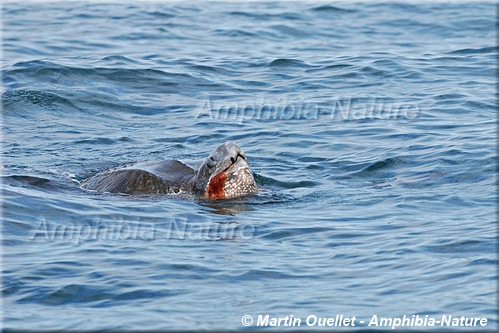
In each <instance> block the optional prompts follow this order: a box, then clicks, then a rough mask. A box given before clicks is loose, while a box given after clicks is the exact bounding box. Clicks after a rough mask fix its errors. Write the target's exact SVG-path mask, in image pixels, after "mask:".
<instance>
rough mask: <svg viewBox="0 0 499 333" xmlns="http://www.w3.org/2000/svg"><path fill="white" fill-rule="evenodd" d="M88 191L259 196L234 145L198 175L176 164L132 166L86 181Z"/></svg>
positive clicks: (214, 157) (214, 156)
mask: <svg viewBox="0 0 499 333" xmlns="http://www.w3.org/2000/svg"><path fill="white" fill-rule="evenodd" d="M81 186H82V187H83V188H84V189H87V190H93V191H98V192H111V193H124V194H179V193H185V194H196V195H201V196H203V197H205V198H210V199H221V198H234V197H239V196H244V195H249V194H255V193H257V192H258V188H257V186H256V182H255V179H254V177H253V173H252V171H251V170H250V167H249V164H248V159H247V157H246V155H245V154H244V152H243V151H242V150H241V148H240V147H239V146H238V145H237V144H235V143H234V142H226V143H224V144H222V145H221V146H220V147H218V148H217V149H215V151H214V152H213V153H211V155H210V156H208V158H206V159H205V160H204V162H203V163H202V164H201V166H200V167H199V169H198V170H197V171H196V170H195V169H193V168H191V167H190V166H188V165H187V164H185V163H183V162H180V161H175V160H162V161H148V162H139V163H130V164H124V165H121V166H117V167H114V168H111V169H107V170H104V171H101V172H99V173H97V174H96V175H94V176H92V177H90V178H87V179H85V180H84V181H83V182H82V184H81Z"/></svg>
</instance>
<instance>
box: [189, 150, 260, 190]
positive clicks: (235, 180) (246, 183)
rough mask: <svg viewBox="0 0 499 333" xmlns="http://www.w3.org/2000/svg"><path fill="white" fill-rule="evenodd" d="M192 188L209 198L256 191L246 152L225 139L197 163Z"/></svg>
mask: <svg viewBox="0 0 499 333" xmlns="http://www.w3.org/2000/svg"><path fill="white" fill-rule="evenodd" d="M195 189H196V192H198V193H200V194H202V195H203V196H205V197H207V198H211V199H220V198H234V197H239V196H243V195H248V194H254V193H256V192H257V191H258V188H257V187H256V183H255V179H254V178H253V173H252V172H251V170H250V167H249V164H248V160H247V158H246V155H245V154H244V152H243V151H242V150H241V148H240V147H239V146H238V145H237V144H235V143H234V142H226V143H224V144H223V145H221V146H220V147H218V148H217V149H215V151H214V152H213V153H211V154H210V156H208V158H207V159H206V160H204V162H203V163H202V164H201V166H200V167H199V171H198V172H197V175H196V183H195Z"/></svg>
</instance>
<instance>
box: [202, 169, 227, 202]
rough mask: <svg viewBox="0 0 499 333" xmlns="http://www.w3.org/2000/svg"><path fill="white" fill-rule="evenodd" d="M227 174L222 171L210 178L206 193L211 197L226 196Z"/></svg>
mask: <svg viewBox="0 0 499 333" xmlns="http://www.w3.org/2000/svg"><path fill="white" fill-rule="evenodd" d="M226 179H227V175H226V174H225V172H223V171H222V172H220V173H219V174H218V175H216V176H215V177H213V178H211V179H210V183H209V184H208V188H207V189H206V194H208V197H210V198H213V199H215V198H225V180H226Z"/></svg>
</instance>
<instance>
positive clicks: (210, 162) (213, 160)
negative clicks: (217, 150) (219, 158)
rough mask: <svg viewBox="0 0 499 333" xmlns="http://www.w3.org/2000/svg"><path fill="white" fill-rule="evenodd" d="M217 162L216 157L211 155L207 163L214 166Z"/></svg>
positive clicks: (211, 166) (210, 166)
mask: <svg viewBox="0 0 499 333" xmlns="http://www.w3.org/2000/svg"><path fill="white" fill-rule="evenodd" d="M215 164H216V163H215V159H214V158H213V156H210V159H209V160H208V163H206V165H207V166H208V168H213V167H214V166H215Z"/></svg>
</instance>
